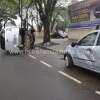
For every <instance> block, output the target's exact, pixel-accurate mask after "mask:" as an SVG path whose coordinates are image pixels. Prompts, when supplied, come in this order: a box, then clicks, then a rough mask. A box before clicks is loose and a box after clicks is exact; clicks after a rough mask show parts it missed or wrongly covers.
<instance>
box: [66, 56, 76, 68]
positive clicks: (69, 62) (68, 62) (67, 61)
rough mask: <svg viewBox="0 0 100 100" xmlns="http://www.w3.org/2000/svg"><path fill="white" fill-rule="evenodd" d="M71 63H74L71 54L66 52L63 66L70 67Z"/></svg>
mask: <svg viewBox="0 0 100 100" xmlns="http://www.w3.org/2000/svg"><path fill="white" fill-rule="evenodd" d="M73 65H74V64H73V60H72V58H71V56H70V55H68V54H66V56H65V67H66V68H70V67H72V66H73Z"/></svg>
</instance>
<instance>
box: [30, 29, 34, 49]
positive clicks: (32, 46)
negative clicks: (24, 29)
mask: <svg viewBox="0 0 100 100" xmlns="http://www.w3.org/2000/svg"><path fill="white" fill-rule="evenodd" d="M34 32H35V29H34V28H32V29H31V30H30V33H31V39H32V40H31V44H30V48H31V49H33V48H35V45H34V43H35V34H34Z"/></svg>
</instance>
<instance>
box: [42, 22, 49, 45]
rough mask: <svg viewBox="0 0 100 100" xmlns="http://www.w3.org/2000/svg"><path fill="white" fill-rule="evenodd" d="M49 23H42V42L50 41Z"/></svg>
mask: <svg viewBox="0 0 100 100" xmlns="http://www.w3.org/2000/svg"><path fill="white" fill-rule="evenodd" d="M49 28H50V27H49V25H48V24H46V25H44V37H43V43H47V42H50V29H49Z"/></svg>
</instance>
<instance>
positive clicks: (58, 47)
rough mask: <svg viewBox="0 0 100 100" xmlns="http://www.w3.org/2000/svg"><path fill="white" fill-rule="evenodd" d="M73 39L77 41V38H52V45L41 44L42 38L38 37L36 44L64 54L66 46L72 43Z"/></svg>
mask: <svg viewBox="0 0 100 100" xmlns="http://www.w3.org/2000/svg"><path fill="white" fill-rule="evenodd" d="M73 41H76V40H69V39H67V38H65V39H51V42H52V45H46V46H43V45H41V43H42V39H37V40H36V43H35V45H36V46H38V47H40V48H43V49H47V50H51V51H54V52H58V53H60V54H63V53H64V50H65V48H66V46H67V45H69V44H71V43H72V42H73Z"/></svg>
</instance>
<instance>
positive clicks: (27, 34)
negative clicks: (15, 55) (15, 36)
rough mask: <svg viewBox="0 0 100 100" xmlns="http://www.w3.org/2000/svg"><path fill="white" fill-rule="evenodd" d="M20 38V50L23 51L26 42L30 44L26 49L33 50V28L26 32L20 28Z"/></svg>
mask: <svg viewBox="0 0 100 100" xmlns="http://www.w3.org/2000/svg"><path fill="white" fill-rule="evenodd" d="M20 36H21V43H20V44H21V46H20V48H22V49H25V46H26V44H25V43H26V41H30V43H29V44H28V45H29V48H28V49H33V48H34V47H35V45H34V43H35V29H34V28H31V29H30V30H27V29H26V28H21V29H20ZM27 37H28V38H27ZM27 39H28V40H27Z"/></svg>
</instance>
